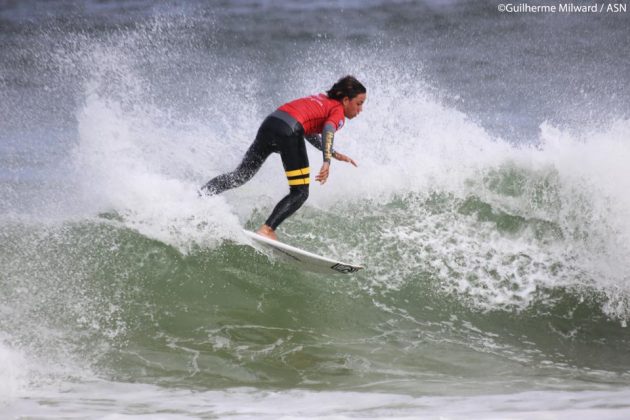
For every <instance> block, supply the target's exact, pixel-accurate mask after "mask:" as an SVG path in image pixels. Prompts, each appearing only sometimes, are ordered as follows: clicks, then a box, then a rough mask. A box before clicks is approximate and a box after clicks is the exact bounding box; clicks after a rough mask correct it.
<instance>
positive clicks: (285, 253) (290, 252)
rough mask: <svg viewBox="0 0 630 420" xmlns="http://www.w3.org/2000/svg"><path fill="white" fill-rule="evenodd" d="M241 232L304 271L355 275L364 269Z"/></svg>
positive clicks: (247, 232)
mask: <svg viewBox="0 0 630 420" xmlns="http://www.w3.org/2000/svg"><path fill="white" fill-rule="evenodd" d="M243 232H245V235H247V236H248V237H249V238H251V239H252V240H253V241H254V242H255V243H256V245H258V246H260V247H261V248H263V249H265V250H267V251H270V252H271V253H272V254H273V255H274V256H276V257H279V258H281V259H282V260H284V261H289V262H291V263H295V264H297V265H298V266H299V267H301V268H303V269H304V270H308V271H313V272H316V273H327V274H331V273H343V274H350V273H356V272H357V271H359V270H362V269H363V268H364V267H363V266H360V265H354V264H348V263H344V262H341V261H337V260H334V259H332V258H326V257H322V256H321V255H317V254H313V253H312V252H308V251H305V250H303V249H300V248H296V247H294V246H291V245H287V244H285V243H282V242H279V241H274V240H273V239H269V238H266V237H264V236H261V235H259V234H257V233H254V232H251V231H249V230H243Z"/></svg>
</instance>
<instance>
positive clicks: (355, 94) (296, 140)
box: [201, 76, 367, 239]
mask: <svg viewBox="0 0 630 420" xmlns="http://www.w3.org/2000/svg"><path fill="white" fill-rule="evenodd" d="M366 95H367V91H366V89H365V87H364V86H363V85H362V84H361V82H359V81H358V80H357V79H356V78H354V77H353V76H346V77H343V78H341V79H339V80H338V81H337V83H335V84H334V85H333V86H332V88H331V89H330V90H328V91H327V92H326V94H323V93H322V94H318V95H312V96H307V97H304V98H300V99H296V100H294V101H291V102H288V103H286V104H284V105H282V106H281V107H279V108H278V109H277V110H275V111H274V112H272V113H271V114H270V115H269V116H268V117H267V118H266V119H265V120H264V121H263V123H262V124H261V125H260V128H259V129H258V133H257V134H256V138H255V140H254V142H253V143H252V144H251V146H250V147H249V149H248V150H247V152H246V153H245V156H244V157H243V160H242V161H241V163H240V164H239V165H238V167H237V168H236V169H235V170H234V171H232V172H229V173H226V174H222V175H219V176H217V177H215V178H213V179H211V180H210V181H209V182H208V183H206V184H205V185H204V186H203V187H202V188H201V192H202V194H204V195H215V194H220V193H222V192H223V191H225V190H229V189H232V188H236V187H239V186H241V185H243V184H244V183H245V182H247V181H249V180H250V179H251V178H252V177H253V176H254V174H256V172H258V170H259V169H260V167H261V166H262V164H263V163H264V162H265V160H266V159H267V158H268V157H269V155H270V154H271V153H280V157H281V159H282V165H283V166H284V170H285V174H286V176H287V180H288V182H289V194H288V195H287V196H285V197H284V198H283V199H282V200H280V201H279V202H278V204H277V205H276V206H275V208H274V209H273V211H272V212H271V215H270V216H269V217H268V218H267V220H266V221H265V224H263V225H262V226H261V227H260V228H259V229H258V231H257V233H258V234H259V235H263V236H266V237H268V238H271V239H277V237H276V234H275V230H276V229H277V227H278V226H279V225H280V223H282V222H283V221H284V220H285V219H286V218H287V217H289V216H291V215H292V214H293V213H295V212H296V211H297V210H298V209H299V208H300V207H301V206H302V204H304V202H305V201H306V199H307V198H308V191H309V183H310V167H309V163H308V155H307V153H306V145H305V143H304V139H305V138H306V140H307V141H308V142H309V143H311V144H312V145H313V146H315V147H317V148H318V149H319V150H321V151H322V154H323V160H324V162H323V164H322V167H321V169H320V170H319V173H318V174H317V176H316V177H315V180H316V181H319V182H320V183H321V184H322V185H323V184H324V183H326V180H327V179H328V175H329V171H330V160H331V158H335V159H337V160H340V161H344V162H349V163H351V164H352V165H354V166H357V164H356V162H355V161H354V160H352V159H351V158H349V157H348V156H346V155H343V154H341V153H339V152H336V151H334V150H333V141H334V136H335V132H337V131H338V130H340V129H341V128H342V127H343V125H344V123H345V119H346V118H348V119H352V118H354V117H356V116H357V115H359V114H360V113H361V111H362V110H363V103H364V102H365V100H366V98H367V96H366ZM320 136H321V137H320Z"/></svg>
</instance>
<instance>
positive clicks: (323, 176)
mask: <svg viewBox="0 0 630 420" xmlns="http://www.w3.org/2000/svg"><path fill="white" fill-rule="evenodd" d="M329 169H330V162H324V164H323V165H322V169H320V170H319V173H318V174H317V176H316V177H315V181H319V183H320V184H322V185H324V184H325V183H326V180H327V179H328V170H329Z"/></svg>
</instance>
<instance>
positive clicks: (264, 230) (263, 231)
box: [256, 225, 278, 241]
mask: <svg viewBox="0 0 630 420" xmlns="http://www.w3.org/2000/svg"><path fill="white" fill-rule="evenodd" d="M256 233H257V234H259V235H261V236H264V237H266V238H269V239H273V240H274V241H277V240H278V237H277V236H276V232H275V231H274V230H273V229H272V228H271V227H269V226H267V225H262V226H261V227H260V229H258V230H257V231H256Z"/></svg>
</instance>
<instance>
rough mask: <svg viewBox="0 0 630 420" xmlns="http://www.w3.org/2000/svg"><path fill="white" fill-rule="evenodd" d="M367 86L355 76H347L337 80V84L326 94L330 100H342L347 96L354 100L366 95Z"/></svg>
mask: <svg viewBox="0 0 630 420" xmlns="http://www.w3.org/2000/svg"><path fill="white" fill-rule="evenodd" d="M366 92H367V90H366V89H365V86H363V85H362V84H361V82H359V81H358V80H357V79H356V78H355V77H354V76H346V77H342V78H341V79H339V80H337V83H335V84H334V85H333V87H331V88H330V90H329V91H327V92H326V95H328V97H329V98H330V99H336V100H338V101H340V100H342V99H343V98H345V97H346V96H347V97H348V98H349V99H353V98H355V97H356V96H358V95H360V94H362V93H366Z"/></svg>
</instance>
